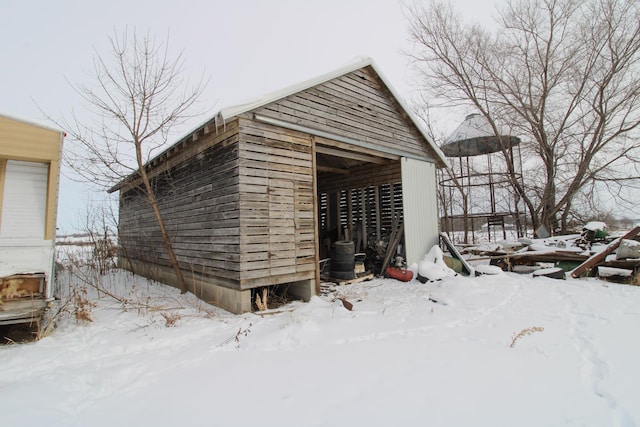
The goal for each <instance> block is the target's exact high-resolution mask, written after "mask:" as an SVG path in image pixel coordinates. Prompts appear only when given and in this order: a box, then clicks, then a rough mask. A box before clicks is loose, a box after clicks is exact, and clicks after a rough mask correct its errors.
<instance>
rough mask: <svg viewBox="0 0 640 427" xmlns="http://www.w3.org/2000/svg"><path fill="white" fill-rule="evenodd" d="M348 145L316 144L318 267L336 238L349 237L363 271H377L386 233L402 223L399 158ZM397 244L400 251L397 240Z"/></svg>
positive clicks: (386, 242)
mask: <svg viewBox="0 0 640 427" xmlns="http://www.w3.org/2000/svg"><path fill="white" fill-rule="evenodd" d="M349 148H351V149H353V147H342V148H341V149H337V148H336V147H326V146H324V145H321V146H317V151H316V164H317V165H316V181H317V197H316V212H317V215H316V216H317V235H318V258H319V263H320V265H319V268H322V267H323V264H322V263H323V260H327V259H330V257H331V254H332V251H333V248H334V246H335V244H336V242H339V241H350V242H353V248H354V251H355V253H356V254H359V255H358V256H359V257H360V258H362V257H364V259H365V263H364V264H365V271H369V272H372V273H374V274H378V273H380V271H381V267H382V264H383V259H384V258H385V255H386V253H387V249H388V247H389V242H390V240H392V239H391V237H392V235H393V233H394V231H396V232H397V231H398V230H399V227H400V225H401V224H402V222H403V191H402V183H401V174H400V159H399V157H395V156H392V155H389V154H385V153H377V152H376V153H375V155H374V154H373V153H372V152H367V153H366V154H364V153H359V152H354V151H351V150H350V149H349ZM398 247H399V248H400V252H401V253H402V255H404V253H403V248H404V247H403V245H402V242H399V244H398ZM394 255H395V254H394ZM359 268H360V266H359V265H358V266H357V269H359ZM324 270H325V271H323V272H325V273H326V269H324Z"/></svg>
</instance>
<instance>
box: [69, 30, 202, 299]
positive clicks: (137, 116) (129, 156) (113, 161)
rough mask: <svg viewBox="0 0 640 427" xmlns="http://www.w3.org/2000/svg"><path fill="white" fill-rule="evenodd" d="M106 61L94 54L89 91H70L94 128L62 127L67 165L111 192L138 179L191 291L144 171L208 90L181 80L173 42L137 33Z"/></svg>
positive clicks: (82, 124) (117, 43) (117, 39)
mask: <svg viewBox="0 0 640 427" xmlns="http://www.w3.org/2000/svg"><path fill="white" fill-rule="evenodd" d="M109 42H110V52H109V56H104V55H102V54H100V53H98V52H96V54H95V57H94V58H95V59H94V70H93V78H94V81H93V82H92V83H91V84H89V85H72V86H73V87H74V89H75V90H76V92H77V93H78V94H79V95H80V97H81V98H82V100H83V101H84V103H85V104H86V105H85V107H86V108H87V109H88V110H89V111H91V112H92V113H93V120H90V119H87V120H86V121H82V120H80V119H78V118H77V116H76V115H75V114H74V115H73V117H72V120H66V119H62V120H61V121H58V122H57V123H58V125H59V126H61V127H62V128H64V129H66V130H67V133H68V137H67V138H68V140H70V142H71V144H67V147H68V150H67V151H66V158H65V160H66V163H67V164H68V165H69V166H70V167H71V168H72V169H73V170H74V171H75V172H76V173H78V174H79V175H80V176H82V177H83V178H85V179H86V180H89V181H90V182H93V183H95V184H98V185H101V186H105V187H109V186H112V185H114V184H115V183H116V182H118V181H121V180H123V179H125V178H126V177H131V176H134V177H136V178H137V179H138V180H139V181H141V185H142V187H143V190H144V193H145V195H146V198H147V200H148V201H149V204H150V206H151V208H152V210H153V213H154V215H155V219H156V220H157V223H158V227H159V229H160V232H161V235H162V239H163V241H164V243H165V247H166V251H167V254H168V257H169V261H170V264H171V266H172V268H173V270H174V272H175V275H176V279H177V283H178V286H179V288H180V290H181V291H182V292H183V293H184V292H186V291H187V287H186V284H185V281H184V277H183V275H182V270H181V269H180V265H179V263H178V259H177V257H176V255H175V252H174V250H173V245H172V242H171V236H170V235H169V233H168V231H167V228H166V226H165V223H164V221H163V217H162V212H161V210H160V207H159V206H158V202H157V200H156V196H155V194H154V189H153V186H152V182H151V180H150V178H149V176H148V174H147V169H146V168H145V164H146V163H147V161H148V159H149V158H150V157H151V156H152V155H153V154H154V153H155V152H157V150H158V149H159V148H160V147H162V146H163V145H164V144H165V143H166V142H167V138H168V136H169V135H170V132H171V131H172V130H173V129H174V128H175V127H177V126H179V125H181V124H183V123H185V122H186V121H187V120H188V119H190V118H192V117H193V114H192V113H191V110H192V107H194V104H195V103H196V102H197V100H198V98H199V96H200V95H201V94H202V92H203V90H204V87H205V82H204V81H203V80H202V79H200V80H199V81H198V82H197V83H196V84H189V81H188V80H186V79H184V78H183V77H182V66H183V64H184V61H183V59H182V54H179V55H177V57H176V58H171V57H170V54H169V49H168V42H167V41H166V40H165V41H162V42H160V41H157V40H156V38H155V37H153V36H150V35H149V34H147V35H146V36H144V37H139V36H138V35H137V34H136V32H135V30H134V31H133V32H131V33H130V32H127V31H125V32H124V33H123V34H122V35H121V36H119V35H118V34H115V35H114V36H113V37H110V38H109Z"/></svg>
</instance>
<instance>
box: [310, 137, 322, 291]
mask: <svg viewBox="0 0 640 427" xmlns="http://www.w3.org/2000/svg"><path fill="white" fill-rule="evenodd" d="M311 159H312V166H311V168H312V170H311V174H312V175H313V230H314V233H313V244H314V247H315V263H316V267H315V272H316V274H315V277H316V295H320V236H319V233H320V231H319V230H320V229H319V227H318V171H317V169H316V167H317V165H316V138H315V137H314V136H312V137H311Z"/></svg>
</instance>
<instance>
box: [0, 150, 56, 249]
mask: <svg viewBox="0 0 640 427" xmlns="http://www.w3.org/2000/svg"><path fill="white" fill-rule="evenodd" d="M48 175H49V167H48V165H47V164H45V163H34V162H22V161H17V160H8V161H7V168H6V174H5V181H4V200H3V202H2V216H1V217H0V239H44V229H45V217H46V210H47V181H48Z"/></svg>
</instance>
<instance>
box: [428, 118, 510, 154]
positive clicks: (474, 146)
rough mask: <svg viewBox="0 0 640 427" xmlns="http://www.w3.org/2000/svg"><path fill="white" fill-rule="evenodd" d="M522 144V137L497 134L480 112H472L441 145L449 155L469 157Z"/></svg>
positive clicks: (443, 150)
mask: <svg viewBox="0 0 640 427" xmlns="http://www.w3.org/2000/svg"><path fill="white" fill-rule="evenodd" d="M518 144H520V138H518V137H516V136H510V135H499V136H496V135H495V133H494V132H493V129H492V128H491V125H490V124H489V122H488V121H487V120H486V119H485V118H484V117H483V116H481V115H480V114H470V115H468V116H467V117H466V118H465V119H464V121H463V122H462V123H461V124H460V126H458V127H457V128H456V130H454V131H453V133H452V134H451V136H449V138H447V140H446V142H445V143H444V144H443V145H442V146H441V147H440V149H441V150H442V152H443V153H444V154H445V156H447V157H469V156H478V155H480V154H490V153H496V152H498V151H501V150H502V149H503V148H505V149H508V148H511V147H514V146H516V145H518Z"/></svg>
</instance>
